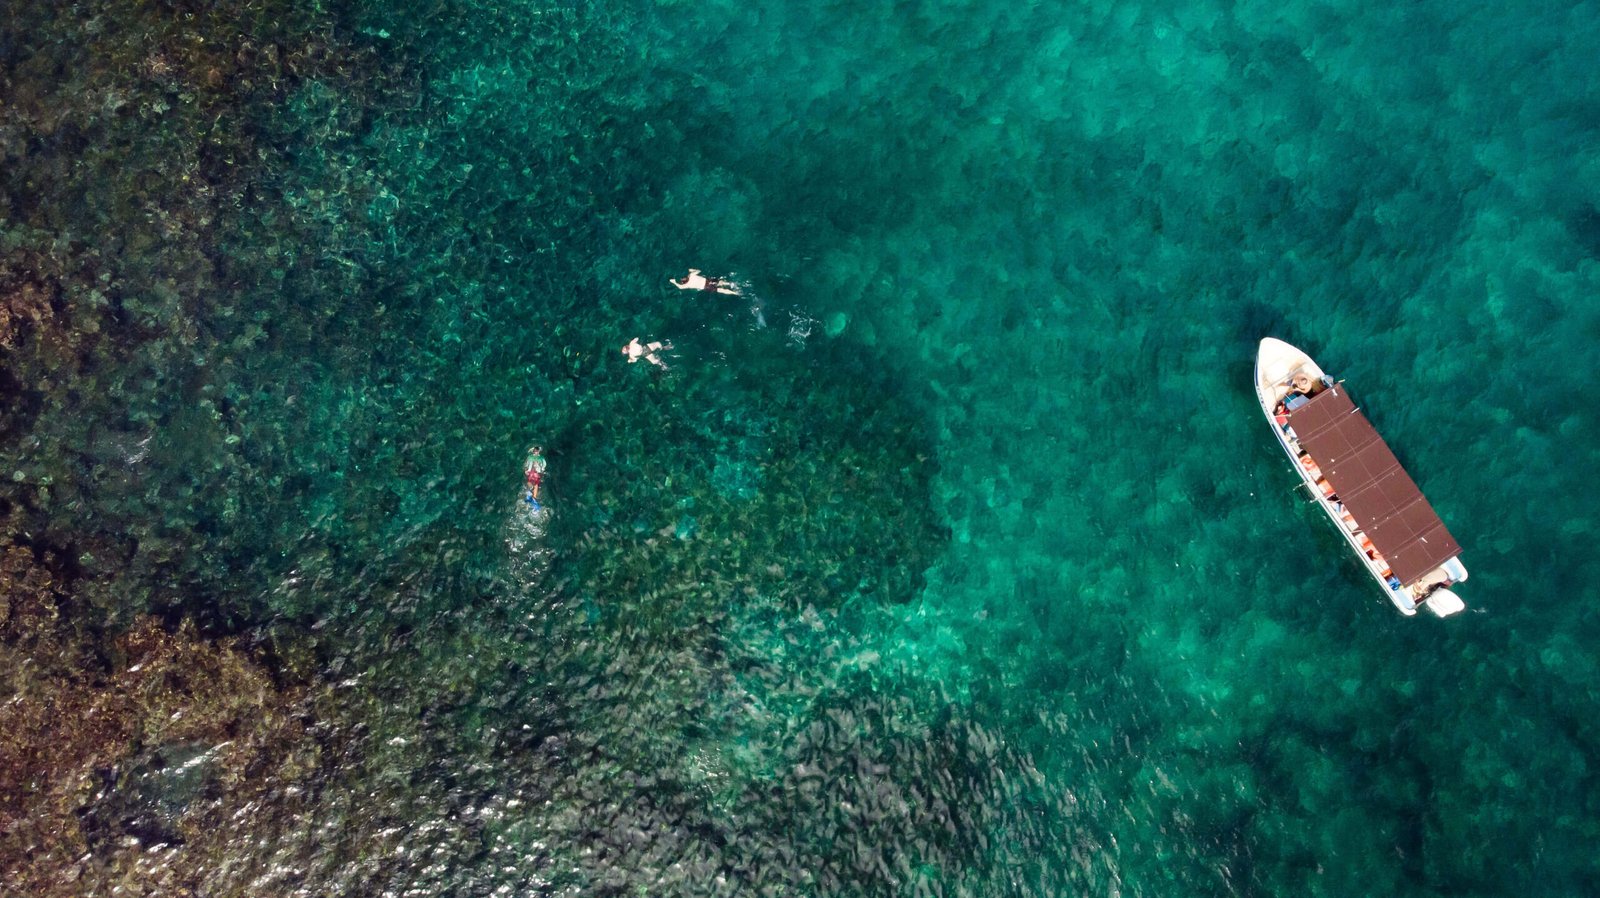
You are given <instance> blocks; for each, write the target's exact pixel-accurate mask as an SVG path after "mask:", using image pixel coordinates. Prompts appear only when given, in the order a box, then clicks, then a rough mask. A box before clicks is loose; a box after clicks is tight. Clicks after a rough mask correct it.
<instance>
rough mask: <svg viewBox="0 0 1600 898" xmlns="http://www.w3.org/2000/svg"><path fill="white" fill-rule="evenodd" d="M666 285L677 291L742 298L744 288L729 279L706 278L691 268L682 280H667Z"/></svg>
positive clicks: (696, 269) (697, 270) (698, 270)
mask: <svg viewBox="0 0 1600 898" xmlns="http://www.w3.org/2000/svg"><path fill="white" fill-rule="evenodd" d="M667 283H669V284H671V285H672V286H674V287H677V288H678V289H679V290H700V291H702V292H705V293H721V294H722V295H724V296H743V295H744V288H743V287H741V286H739V283H738V282H737V281H734V280H732V279H729V278H708V277H706V276H705V275H703V274H701V273H700V269H698V268H691V269H689V273H688V274H686V275H684V276H683V280H681V281H675V280H673V279H672V278H667Z"/></svg>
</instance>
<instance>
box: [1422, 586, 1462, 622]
mask: <svg viewBox="0 0 1600 898" xmlns="http://www.w3.org/2000/svg"><path fill="white" fill-rule="evenodd" d="M1422 604H1423V605H1426V606H1427V608H1428V610H1429V611H1432V612H1433V613H1434V614H1435V615H1437V616H1439V617H1449V616H1450V615H1452V614H1455V613H1456V612H1457V611H1460V610H1462V609H1464V608H1466V607H1467V603H1466V602H1463V601H1461V597H1460V596H1458V595H1456V594H1455V593H1453V592H1451V591H1450V590H1448V589H1445V588H1444V587H1440V588H1438V589H1436V590H1434V591H1433V592H1430V593H1428V597H1427V598H1426V599H1424V600H1423V602H1422Z"/></svg>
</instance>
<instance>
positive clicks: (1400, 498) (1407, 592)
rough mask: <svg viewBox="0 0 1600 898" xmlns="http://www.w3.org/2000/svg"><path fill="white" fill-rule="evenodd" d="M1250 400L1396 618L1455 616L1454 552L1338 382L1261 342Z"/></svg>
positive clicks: (1306, 360) (1457, 562)
mask: <svg viewBox="0 0 1600 898" xmlns="http://www.w3.org/2000/svg"><path fill="white" fill-rule="evenodd" d="M1256 398H1257V399H1259V400H1260V402H1261V411H1262V413H1263V414H1264V415H1266V417H1267V423H1268V424H1269V425H1271V427H1272V433H1273V435H1274V436H1276V437H1277V438H1278V444H1279V445H1280V446H1282V447H1283V451H1284V452H1286V453H1288V455H1289V461H1290V462H1291V463H1292V464H1293V466H1294V469H1295V470H1296V471H1297V472H1298V473H1299V475H1300V479H1301V481H1302V482H1303V483H1304V485H1305V487H1306V489H1307V490H1308V491H1309V492H1310V494H1311V496H1312V498H1313V499H1314V500H1315V501H1316V503H1317V505H1318V506H1320V507H1321V508H1322V510H1323V511H1324V512H1326V513H1327V515H1328V518H1329V520H1331V521H1333V523H1334V526H1335V527H1336V528H1337V529H1338V531H1339V533H1340V534H1342V535H1343V536H1344V539H1345V542H1346V543H1348V544H1349V545H1350V549H1351V551H1353V552H1354V553H1355V555H1356V558H1357V559H1359V560H1360V562H1361V565H1362V567H1364V568H1366V570H1367V573H1369V574H1371V575H1372V579H1373V581H1374V582H1376V583H1377V584H1378V587H1379V588H1380V589H1382V590H1383V593H1384V595H1386V596H1388V597H1389V601H1391V602H1393V603H1394V606H1395V607H1396V608H1398V609H1399V610H1400V613H1401V614H1404V615H1406V616H1407V617H1410V616H1411V615H1414V614H1416V613H1417V609H1418V608H1427V609H1428V610H1429V611H1431V612H1433V613H1434V614H1435V615H1437V616H1439V617H1449V616H1450V615H1452V614H1455V613H1457V612H1459V611H1461V610H1463V609H1464V608H1465V607H1466V604H1465V603H1464V602H1462V600H1461V598H1460V597H1459V596H1457V595H1456V594H1455V593H1454V592H1452V591H1451V590H1450V587H1451V586H1454V585H1455V584H1457V583H1461V582H1463V581H1464V580H1466V579H1467V569H1466V567H1465V566H1464V565H1462V563H1461V558H1460V555H1461V546H1460V544H1459V543H1457V542H1456V540H1455V537H1453V536H1451V535H1450V531H1449V530H1447V529H1445V526H1444V522H1443V521H1441V520H1439V516H1438V514H1436V513H1435V512H1434V510H1433V506H1432V505H1430V504H1428V500H1427V499H1426V498H1424V497H1423V495H1422V491H1421V490H1419V489H1418V488H1417V484H1416V482H1415V481H1413V480H1412V479H1411V476H1410V475H1409V474H1407V473H1406V471H1405V468H1403V467H1401V466H1400V462H1399V460H1398V459H1396V458H1395V457H1394V453H1393V452H1391V451H1390V450H1389V446H1388V444H1387V443H1385V442H1384V441H1383V438H1382V437H1380V436H1378V432H1377V431H1376V430H1374V429H1373V427H1372V424H1371V422H1369V421H1368V420H1367V416H1366V415H1364V414H1362V413H1361V409H1360V408H1359V407H1358V406H1357V405H1356V404H1355V400H1354V399H1352V398H1351V397H1350V393H1349V391H1348V390H1347V389H1346V388H1345V386H1344V383H1343V382H1342V381H1335V380H1334V379H1333V378H1331V377H1329V376H1328V375H1327V373H1326V372H1324V371H1323V370H1322V368H1321V367H1320V366H1318V365H1317V363H1316V362H1315V361H1314V360H1313V359H1312V358H1311V356H1309V355H1307V354H1305V353H1304V352H1302V351H1300V350H1299V349H1296V348H1295V347H1293V346H1290V345H1289V344H1288V343H1285V342H1283V341H1282V340H1277V339H1273V338H1272V337H1268V338H1266V339H1264V340H1262V341H1261V346H1260V347H1259V348H1258V349H1257V351H1256Z"/></svg>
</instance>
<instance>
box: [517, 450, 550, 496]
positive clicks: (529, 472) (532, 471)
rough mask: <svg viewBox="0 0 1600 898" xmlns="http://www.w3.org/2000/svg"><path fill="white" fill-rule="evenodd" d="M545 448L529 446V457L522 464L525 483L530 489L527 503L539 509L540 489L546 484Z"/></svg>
mask: <svg viewBox="0 0 1600 898" xmlns="http://www.w3.org/2000/svg"><path fill="white" fill-rule="evenodd" d="M545 467H546V465H545V460H544V448H543V447H540V446H529V447H528V457H527V458H526V459H525V460H524V461H523V462H522V473H523V478H524V479H523V483H524V485H526V486H527V488H528V495H527V496H526V500H527V503H528V504H529V505H532V506H533V507H534V508H538V507H539V487H540V486H541V485H542V484H543V483H544V469H545Z"/></svg>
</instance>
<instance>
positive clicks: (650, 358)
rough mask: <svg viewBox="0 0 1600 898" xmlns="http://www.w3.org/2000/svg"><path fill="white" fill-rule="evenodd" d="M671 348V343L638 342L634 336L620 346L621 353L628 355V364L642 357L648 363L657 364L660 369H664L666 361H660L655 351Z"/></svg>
mask: <svg viewBox="0 0 1600 898" xmlns="http://www.w3.org/2000/svg"><path fill="white" fill-rule="evenodd" d="M671 348H672V344H671V343H658V342H654V341H652V342H650V343H640V342H639V338H638V337H634V338H633V339H632V340H629V341H628V342H627V343H626V344H625V345H624V346H623V347H622V354H623V355H625V356H627V357H628V364H630V365H631V364H633V363H634V362H637V361H639V360H640V359H644V360H645V361H647V362H649V363H650V364H652V365H656V366H659V367H660V368H661V369H662V370H666V367H667V363H666V362H663V361H661V356H658V355H656V353H657V352H660V351H661V350H663V349H671Z"/></svg>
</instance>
